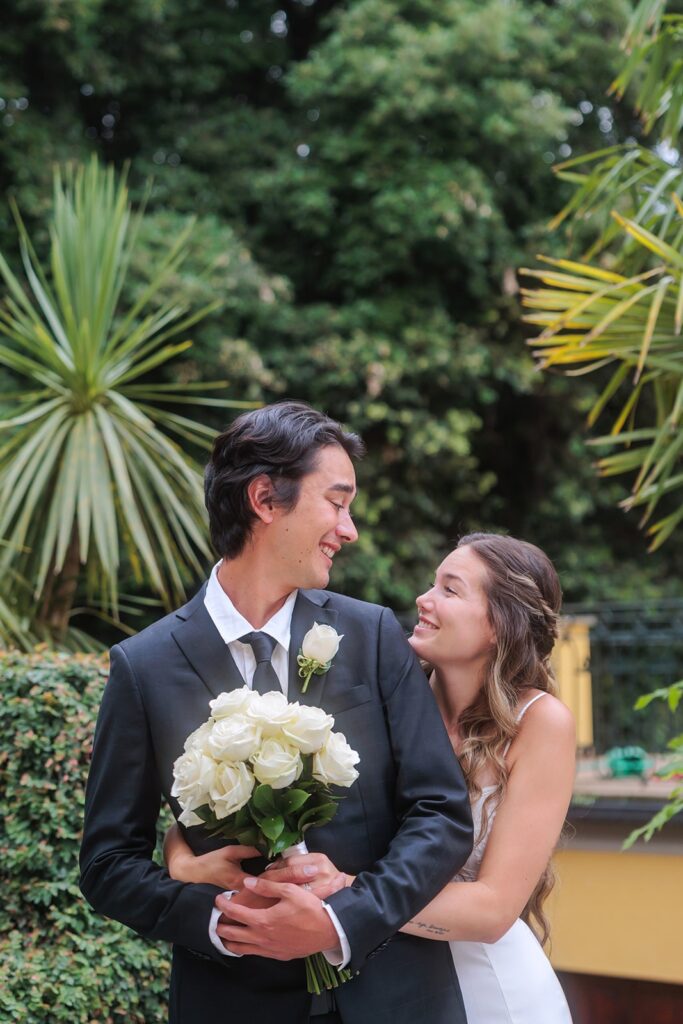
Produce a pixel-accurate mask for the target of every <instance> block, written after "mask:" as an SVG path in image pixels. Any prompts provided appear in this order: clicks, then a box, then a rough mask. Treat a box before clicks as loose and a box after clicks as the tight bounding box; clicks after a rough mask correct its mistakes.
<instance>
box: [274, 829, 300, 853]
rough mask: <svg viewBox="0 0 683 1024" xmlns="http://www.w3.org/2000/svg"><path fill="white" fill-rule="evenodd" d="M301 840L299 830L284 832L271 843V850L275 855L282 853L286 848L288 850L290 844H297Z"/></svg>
mask: <svg viewBox="0 0 683 1024" xmlns="http://www.w3.org/2000/svg"><path fill="white" fill-rule="evenodd" d="M299 840H300V835H299V833H298V832H283V833H282V835H281V836H280V837H279V838H278V839H276V840H275V842H274V843H272V844H271V852H272V854H273V856H275V855H276V854H278V853H282V852H283V851H284V850H288V849H289V847H290V846H296V844H297V843H298V842H299Z"/></svg>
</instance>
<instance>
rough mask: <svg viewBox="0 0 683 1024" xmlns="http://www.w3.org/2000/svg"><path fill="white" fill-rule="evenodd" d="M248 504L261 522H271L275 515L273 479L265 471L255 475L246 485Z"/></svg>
mask: <svg viewBox="0 0 683 1024" xmlns="http://www.w3.org/2000/svg"><path fill="white" fill-rule="evenodd" d="M247 496H248V498H249V504H250V505H251V507H252V510H253V512H254V514H255V515H257V516H258V518H259V519H260V520H261V522H262V523H272V521H273V519H274V516H275V512H274V509H275V504H274V501H273V497H274V495H273V481H272V480H271V479H270V477H269V476H267V475H266V474H265V473H262V474H261V475H260V476H255V477H254V479H253V480H252V481H251V482H250V483H249V485H248V487H247Z"/></svg>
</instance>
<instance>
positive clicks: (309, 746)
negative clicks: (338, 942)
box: [171, 686, 360, 992]
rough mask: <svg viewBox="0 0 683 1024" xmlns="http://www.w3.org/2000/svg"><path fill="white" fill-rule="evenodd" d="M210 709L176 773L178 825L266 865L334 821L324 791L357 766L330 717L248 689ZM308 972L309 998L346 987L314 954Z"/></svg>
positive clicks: (352, 777)
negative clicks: (199, 829)
mask: <svg viewBox="0 0 683 1024" xmlns="http://www.w3.org/2000/svg"><path fill="white" fill-rule="evenodd" d="M209 706H210V708H211V716H210V718H209V719H208V721H206V722H204V723H203V724H202V725H200V726H199V728H198V729H195V731H194V732H193V733H191V734H190V735H189V736H188V737H187V739H186V741H185V750H184V752H183V753H182V754H181V755H180V757H179V758H178V759H177V760H176V762H175V764H174V765H173V780H174V781H173V788H172V789H171V794H172V795H173V796H174V797H176V798H177V800H178V803H179V804H180V806H181V807H182V813H181V815H180V817H179V821H181V822H182V824H183V825H185V826H187V827H192V826H194V825H203V826H204V827H205V828H207V829H208V830H209V831H210V833H211V835H213V836H218V835H220V836H223V837H224V838H225V839H235V840H237V842H238V843H241V844H243V845H245V846H255V847H257V849H259V850H261V851H262V853H263V854H264V855H265V856H266V857H268V858H269V859H272V858H274V857H276V856H277V855H278V854H283V853H284V852H285V851H286V850H288V849H289V848H290V847H293V846H297V845H298V844H299V843H302V842H303V839H304V835H305V833H306V832H307V830H308V829H309V828H314V827H317V826H320V825H324V824H326V823H327V822H328V821H330V820H331V819H332V818H333V817H334V815H335V814H336V812H337V804H338V803H339V800H340V799H341V797H340V796H338V795H335V794H334V792H333V791H332V790H331V788H330V787H331V786H340V787H345V788H348V787H349V786H352V785H353V783H354V782H355V781H356V779H357V778H358V772H357V770H356V767H355V766H356V765H357V764H358V761H359V760H360V758H359V756H358V754H357V753H356V751H355V750H352V749H351V747H350V746H349V744H348V743H347V742H346V738H345V737H344V736H343V734H342V733H335V732H333V731H332V727H333V725H334V719H333V718H332V716H331V715H328V714H326V713H325V712H324V711H323V710H322V708H316V707H308V706H304V705H300V704H298V703H291V704H290V703H288V701H287V699H286V697H285V696H284V695H283V694H282V693H277V692H275V691H273V692H272V693H266V694H263V695H262V694H259V693H255V692H254V691H252V690H250V689H249V687H247V686H243V687H242V688H241V689H239V690H232V691H231V692H229V693H221V694H219V696H218V697H216V699H215V700H212V701H210V702H209ZM306 972H307V979H308V989H309V991H310V992H320V989H321V988H322V987H324V988H336V987H337V986H338V985H339V984H340V982H342V981H347V980H348V978H350V977H351V974H350V972H349V971H347V970H337V969H335V968H332V967H330V965H329V964H328V962H327V961H326V960H325V958H324V957H323V956H322V954H319V953H318V954H316V955H315V956H313V957H306Z"/></svg>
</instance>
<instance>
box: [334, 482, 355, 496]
mask: <svg viewBox="0 0 683 1024" xmlns="http://www.w3.org/2000/svg"><path fill="white" fill-rule="evenodd" d="M327 490H328V491H341V492H342V494H354V495H355V493H356V488H355V487H354V486H353V485H352V484H330V486H329V487H328V488H327Z"/></svg>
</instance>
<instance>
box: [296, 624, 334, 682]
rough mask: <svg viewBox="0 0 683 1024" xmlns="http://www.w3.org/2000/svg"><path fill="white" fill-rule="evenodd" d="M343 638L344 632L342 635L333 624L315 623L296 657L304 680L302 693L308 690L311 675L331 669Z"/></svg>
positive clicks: (321, 674)
mask: <svg viewBox="0 0 683 1024" xmlns="http://www.w3.org/2000/svg"><path fill="white" fill-rule="evenodd" d="M343 639H344V634H343V633H342V634H341V635H340V634H339V633H337V631H336V629H333V628H332V626H326V625H324V624H323V625H320V624H319V623H317V622H314V623H313V625H312V626H311V628H310V629H309V631H308V633H306V636H305V637H304V639H303V642H302V644H301V650H300V651H299V654H298V656H297V659H296V660H297V664H298V666H299V676H300V677H301V679H303V681H304V684H303V686H302V687H301V692H302V693H305V692H306V690H307V688H308V684H309V683H310V681H311V676H313V675H316V676H323V675H325V673H326V672H328V671H329V669H330V665H331V664H332V659H333V658H334V657H335V655H336V653H337V651H338V650H339V644H340V642H341V641H342V640H343Z"/></svg>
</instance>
